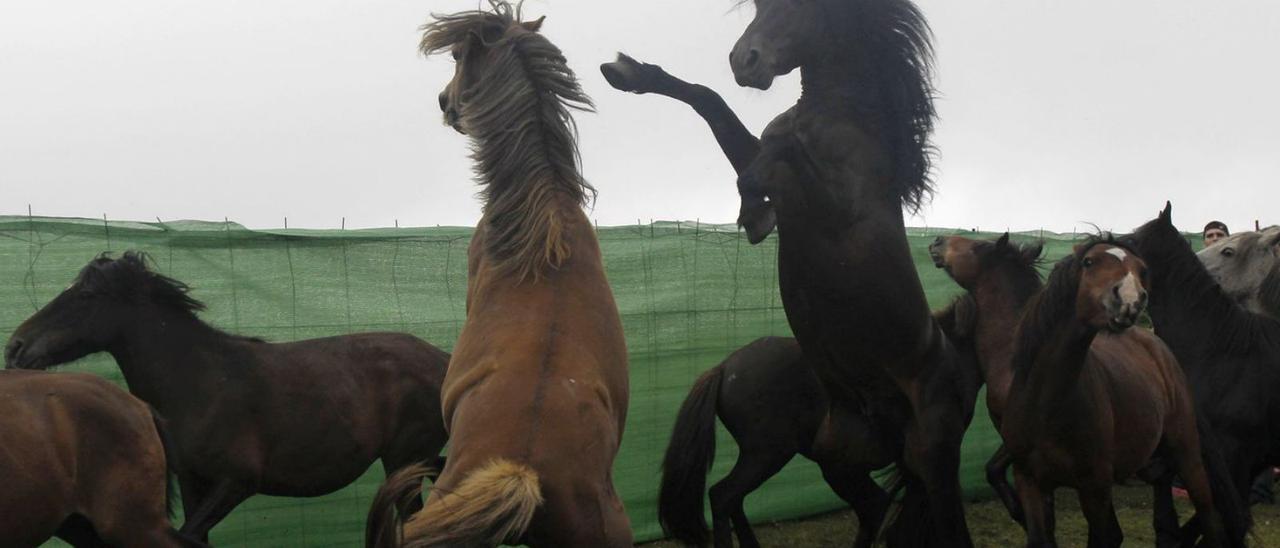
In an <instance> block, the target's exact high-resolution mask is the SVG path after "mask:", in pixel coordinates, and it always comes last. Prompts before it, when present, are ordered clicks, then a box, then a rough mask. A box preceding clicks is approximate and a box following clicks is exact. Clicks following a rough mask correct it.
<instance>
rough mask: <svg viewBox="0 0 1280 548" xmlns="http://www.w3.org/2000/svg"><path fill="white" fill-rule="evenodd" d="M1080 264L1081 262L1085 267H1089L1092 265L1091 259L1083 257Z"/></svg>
mask: <svg viewBox="0 0 1280 548" xmlns="http://www.w3.org/2000/svg"><path fill="white" fill-rule="evenodd" d="M1080 264H1083V265H1084V267H1085V268H1089V267H1091V266H1093V259H1092V258H1089V257H1085V258H1084V261H1083V262H1082V263H1080Z"/></svg>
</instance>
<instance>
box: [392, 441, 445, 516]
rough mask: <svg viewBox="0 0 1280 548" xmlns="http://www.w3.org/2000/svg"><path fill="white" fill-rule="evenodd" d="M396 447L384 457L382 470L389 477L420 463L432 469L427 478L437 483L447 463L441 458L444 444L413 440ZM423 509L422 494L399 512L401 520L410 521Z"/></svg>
mask: <svg viewBox="0 0 1280 548" xmlns="http://www.w3.org/2000/svg"><path fill="white" fill-rule="evenodd" d="M394 445H395V447H392V448H391V450H389V451H387V452H386V454H384V455H383V456H382V470H383V471H384V472H386V475H387V476H388V477H390V476H391V474H394V473H396V471H397V470H400V469H401V468H404V467H406V466H410V465H414V464H419V463H421V464H424V465H426V466H430V467H431V468H432V470H433V471H432V473H431V474H429V475H428V476H427V477H428V479H430V480H431V481H435V479H436V478H437V477H439V476H440V471H441V470H443V469H444V463H445V458H444V457H442V456H439V455H440V448H441V446H442V445H443V443H439V444H436V443H431V442H427V441H417V440H413V441H407V442H403V443H396V444H394ZM421 509H422V494H421V493H419V494H418V496H417V497H415V498H414V499H413V500H411V501H409V503H408V504H407V505H405V507H404V508H401V509H400V510H399V512H400V516H401V519H408V518H409V516H412V515H413V514H416V513H418V510H421Z"/></svg>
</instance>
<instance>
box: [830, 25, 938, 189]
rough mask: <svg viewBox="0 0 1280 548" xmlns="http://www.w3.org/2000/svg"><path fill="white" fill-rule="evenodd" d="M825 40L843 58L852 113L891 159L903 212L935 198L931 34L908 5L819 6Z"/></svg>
mask: <svg viewBox="0 0 1280 548" xmlns="http://www.w3.org/2000/svg"><path fill="white" fill-rule="evenodd" d="M822 1H823V5H824V6H825V10H826V12H827V15H828V20H829V23H828V25H827V28H828V37H829V39H830V40H831V41H832V42H833V44H832V48H833V50H835V51H843V52H846V54H847V56H848V59H849V64H848V78H849V80H848V81H850V82H852V83H853V84H852V85H853V86H854V87H855V89H854V90H853V91H854V92H855V94H856V95H855V96H856V97H857V98H858V99H857V101H856V104H855V107H856V108H857V109H858V112H859V114H860V115H861V116H862V117H863V119H865V120H866V121H868V122H870V124H871V128H872V129H873V130H874V131H873V133H872V134H873V135H879V136H880V137H881V139H882V141H883V144H884V145H885V147H886V149H887V150H888V151H889V154H890V156H891V157H892V158H893V166H894V167H893V169H894V174H893V184H894V186H895V189H896V191H897V194H898V197H899V199H901V200H902V203H903V205H904V206H905V207H906V208H907V209H908V210H909V211H917V210H919V209H920V206H921V205H922V204H923V202H924V201H925V200H926V199H927V197H928V196H929V195H931V194H932V192H933V181H932V179H931V177H930V171H931V169H932V163H933V157H934V154H935V152H936V151H935V149H934V147H933V145H932V144H931V143H930V141H929V138H930V135H931V134H932V133H933V124H934V119H935V117H936V112H935V110H934V106H933V97H934V88H933V43H932V39H933V31H932V30H931V29H930V28H929V23H928V21H927V20H926V19H925V17H924V14H923V13H922V12H921V11H920V8H918V7H916V5H915V4H914V3H912V2H911V1H910V0H822Z"/></svg>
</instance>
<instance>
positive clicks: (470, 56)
mask: <svg viewBox="0 0 1280 548" xmlns="http://www.w3.org/2000/svg"><path fill="white" fill-rule="evenodd" d="M491 3H492V4H493V8H494V11H493V12H481V11H474V12H464V13H459V14H454V15H443V16H440V15H438V16H435V21H433V22H431V23H429V24H427V25H424V26H423V27H422V30H423V31H424V32H423V36H422V43H421V44H420V46H419V47H420V48H421V50H422V52H423V53H424V54H426V55H432V54H435V53H440V52H444V51H448V52H449V53H450V54H451V55H452V56H453V61H454V71H453V79H451V80H450V81H449V84H448V85H446V86H445V88H444V90H443V91H441V92H440V96H439V100H440V111H441V112H442V113H443V114H444V122H445V124H448V125H449V126H451V127H453V129H455V130H457V131H458V132H459V133H462V134H466V133H468V129H467V126H468V122H469V117H468V116H467V107H468V103H469V101H470V100H472V99H474V98H475V97H476V96H477V95H478V94H480V93H481V92H482V90H481V89H480V87H481V84H482V83H484V82H485V79H486V76H487V75H488V74H490V73H491V72H493V68H494V66H495V65H496V64H498V63H497V59H496V58H497V56H499V55H504V54H506V52H507V51H508V50H510V49H511V48H512V47H514V40H515V39H518V38H519V37H520V36H521V35H530V34H535V33H537V32H538V29H540V28H542V21H543V19H544V18H541V17H540V18H538V19H536V20H534V21H520V20H519V13H518V12H516V13H513V8H512V7H511V6H510V4H507V3H505V2H491ZM504 81H507V82H510V81H512V80H510V79H506V80H504ZM492 85H500V82H494V83H493V84H492Z"/></svg>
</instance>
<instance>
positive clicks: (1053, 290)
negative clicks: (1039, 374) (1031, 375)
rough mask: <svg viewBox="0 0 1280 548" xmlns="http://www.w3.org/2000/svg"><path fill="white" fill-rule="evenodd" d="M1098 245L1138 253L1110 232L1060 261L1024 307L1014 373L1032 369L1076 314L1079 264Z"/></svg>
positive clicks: (1023, 372)
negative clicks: (1049, 341) (1057, 333)
mask: <svg viewBox="0 0 1280 548" xmlns="http://www.w3.org/2000/svg"><path fill="white" fill-rule="evenodd" d="M1099 244H1110V245H1114V246H1116V247H1119V248H1121V249H1124V250H1126V251H1129V252H1130V253H1134V254H1135V255H1136V254H1137V252H1136V251H1134V250H1133V248H1132V247H1130V246H1129V244H1127V243H1125V242H1122V241H1120V240H1117V239H1116V238H1114V237H1113V236H1111V235H1110V234H1100V235H1097V236H1090V237H1089V238H1088V239H1086V240H1085V241H1084V242H1083V243H1082V244H1080V246H1078V248H1077V249H1076V251H1075V252H1074V253H1072V254H1071V255H1067V256H1066V257H1064V258H1063V259H1062V260H1060V261H1058V263H1057V264H1055V265H1054V266H1053V270H1052V271H1051V272H1049V278H1048V279H1047V280H1046V281H1045V284H1044V287H1043V288H1042V289H1041V290H1040V292H1039V293H1037V294H1036V295H1035V296H1033V297H1031V300H1030V301H1028V302H1027V304H1026V306H1025V307H1024V308H1023V312H1022V320H1021V321H1019V322H1018V329H1017V333H1015V335H1014V340H1015V341H1016V344H1015V347H1014V351H1013V361H1012V366H1013V371H1014V374H1015V375H1021V374H1025V373H1026V372H1027V371H1029V370H1030V369H1031V367H1032V366H1033V365H1034V364H1035V361H1036V355H1037V354H1038V353H1039V352H1040V349H1041V347H1043V346H1044V345H1045V343H1046V342H1047V341H1048V340H1049V339H1050V338H1051V337H1053V334H1054V332H1055V331H1057V330H1058V329H1059V328H1061V327H1062V325H1063V323H1064V322H1067V321H1069V320H1070V318H1072V317H1074V316H1075V310H1076V295H1077V294H1078V292H1079V287H1080V271H1081V268H1080V263H1081V260H1082V258H1083V257H1084V256H1085V254H1086V253H1088V252H1089V250H1090V249H1092V248H1093V246H1095V245H1099Z"/></svg>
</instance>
